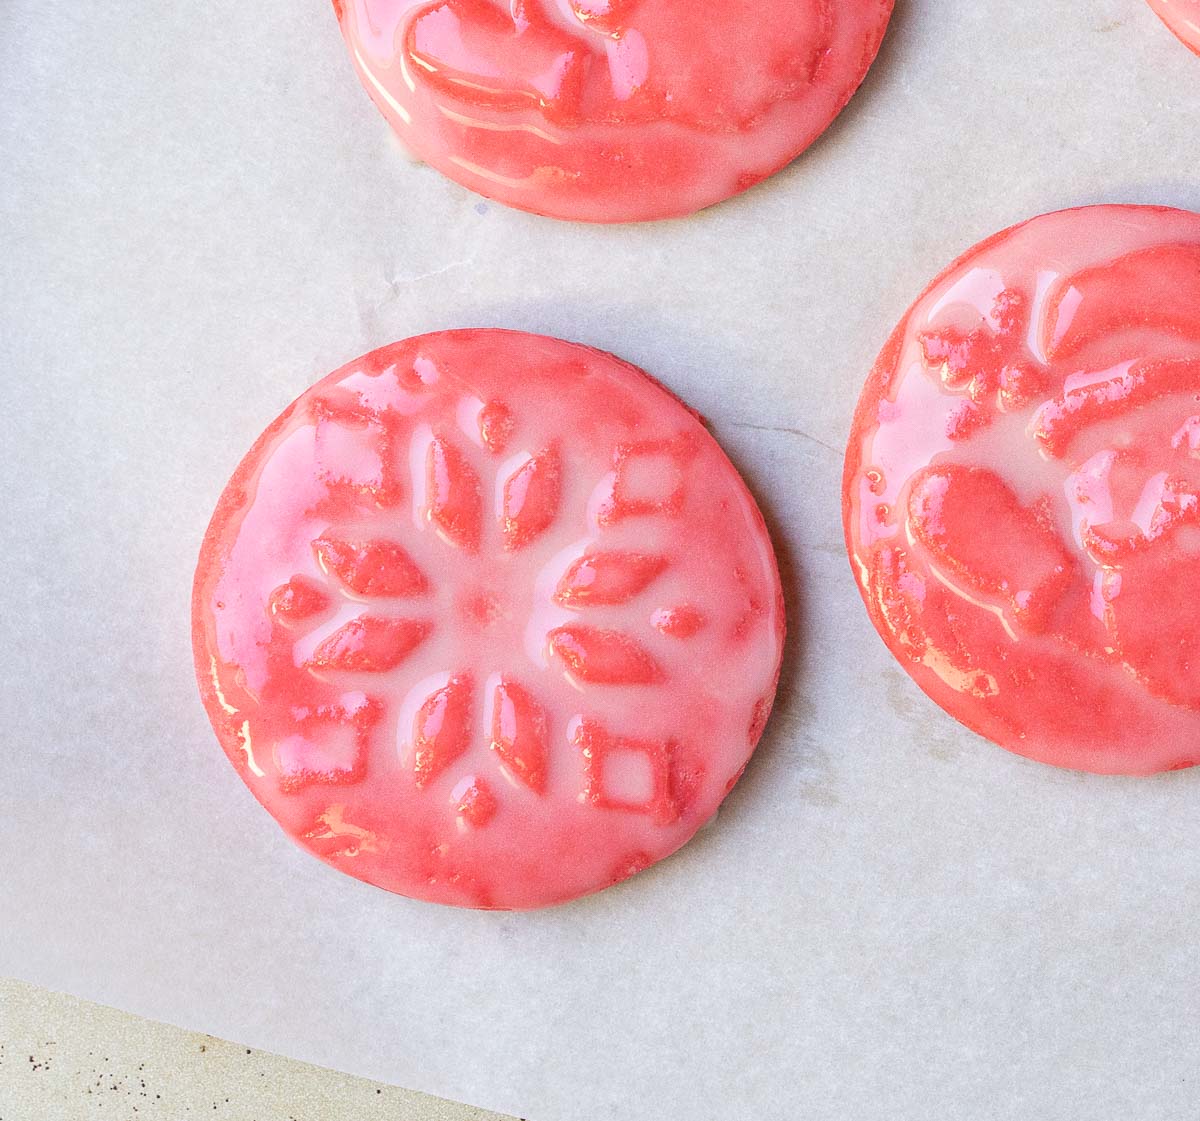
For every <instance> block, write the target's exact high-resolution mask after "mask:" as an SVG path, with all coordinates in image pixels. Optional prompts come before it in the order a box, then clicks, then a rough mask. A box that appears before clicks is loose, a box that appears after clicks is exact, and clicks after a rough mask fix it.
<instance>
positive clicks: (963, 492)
mask: <svg viewBox="0 0 1200 1121" xmlns="http://www.w3.org/2000/svg"><path fill="white" fill-rule="evenodd" d="M844 503H845V505H844V512H845V527H846V542H847V546H848V548H849V550H850V557H851V561H852V564H853V568H854V574H855V576H856V577H857V579H858V582H859V585H860V588H861V590H862V594H863V598H864V600H865V601H866V604H867V608H868V611H869V612H870V615H871V619H872V621H873V622H874V624H875V626H876V627H877V628H878V630H879V633H880V634H881V635H882V636H883V638H884V641H885V642H886V643H887V644H888V646H889V647H890V649H891V651H892V653H893V654H895V655H896V657H897V658H898V659H899V661H900V663H901V664H902V665H903V666H904V668H905V669H906V670H907V671H908V672H909V673H910V674H911V675H912V676H913V678H914V679H915V680H916V682H917V684H918V685H920V686H921V688H922V689H924V690H925V692H926V693H928V694H929V695H930V696H931V697H932V698H933V699H934V700H935V701H937V702H938V704H940V705H941V706H942V707H943V708H945V709H946V710H947V711H948V712H950V713H951V714H952V715H953V716H956V717H957V718H958V719H959V720H961V721H962V722H963V723H964V724H966V725H967V726H968V727H970V728H972V729H974V730H975V731H977V732H979V733H981V734H982V735H984V736H987V737H988V738H989V739H991V740H994V741H995V742H996V743H998V744H1000V745H1001V746H1003V747H1007V748H1009V749H1010V750H1011V751H1015V752H1018V753H1020V754H1022V755H1028V756H1030V757H1031V758H1034V759H1039V760H1041V761H1043V762H1046V763H1053V764H1056V765H1058V766H1061V767H1073V768H1077V769H1079V770H1086V771H1100V772H1119V773H1125V774H1146V773H1150V772H1153V771H1161V770H1167V769H1171V768H1176V767H1185V766H1191V765H1194V764H1195V763H1196V762H1197V761H1198V760H1200V594H1197V581H1198V580H1200V215H1198V214H1192V213H1188V212H1186V211H1182V210H1168V209H1165V208H1160V207H1148V206H1093V207H1085V208H1083V209H1080V210H1066V211H1061V212H1059V213H1056V214H1047V215H1043V216H1042V217H1040V218H1034V219H1033V220H1032V221H1029V222H1026V223H1024V224H1023V225H1020V226H1014V227H1013V228H1012V229H1010V230H1005V231H1004V232H1003V233H1000V234H997V235H996V236H995V237H993V238H991V239H989V240H988V241H985V242H983V243H982V244H981V245H978V246H976V247H975V248H974V249H972V250H970V251H969V252H968V253H966V254H965V255H964V256H963V257H960V258H959V260H958V261H956V262H955V263H954V264H953V265H951V266H950V267H949V269H947V270H946V272H944V273H943V274H942V275H941V276H940V277H938V278H937V279H936V280H935V281H934V282H933V283H932V284H931V285H930V286H929V288H927V289H926V291H925V293H924V294H923V295H922V296H921V297H920V299H918V300H917V302H916V303H915V304H914V305H913V306H912V308H911V309H910V310H909V312H908V314H907V315H906V316H905V318H904V320H903V321H902V322H901V324H900V326H899V327H898V328H897V329H896V332H895V334H893V336H892V338H891V340H890V341H889V342H888V344H887V346H886V347H885V348H884V351H883V353H882V354H881V355H880V356H879V360H878V361H877V363H876V365H875V368H874V370H873V371H872V373H871V376H870V378H869V380H868V382H867V386H866V388H865V390H864V391H863V395H862V398H861V400H860V401H859V405H858V411H857V413H856V415H855V420H854V429H853V432H852V434H851V437H850V444H849V447H848V449H847V452H846V473H845V491H844Z"/></svg>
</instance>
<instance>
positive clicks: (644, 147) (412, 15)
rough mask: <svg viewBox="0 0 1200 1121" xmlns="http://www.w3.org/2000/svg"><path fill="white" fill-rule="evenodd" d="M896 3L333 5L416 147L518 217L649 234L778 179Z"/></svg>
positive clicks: (860, 67)
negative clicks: (657, 221)
mask: <svg viewBox="0 0 1200 1121" xmlns="http://www.w3.org/2000/svg"><path fill="white" fill-rule="evenodd" d="M892 4H893V0H722V2H721V3H718V4H697V3H694V2H692V0H334V9H335V11H336V13H337V16H338V20H339V22H340V24H341V28H342V33H343V35H344V37H345V40H346V44H347V46H348V48H349V51H350V57H351V60H352V62H353V64H354V67H355V69H356V71H357V72H358V75H359V77H360V79H361V80H362V83H363V85H364V86H365V87H366V90H367V92H368V93H369V94H370V96H371V98H372V99H373V100H374V102H375V104H376V105H377V106H378V108H379V109H380V111H381V112H382V113H383V115H384V117H385V118H386V119H387V120H388V122H389V123H390V124H391V126H392V128H393V129H394V130H395V131H396V133H397V134H398V135H399V136H400V138H401V140H403V141H404V143H405V144H406V145H407V146H408V147H409V149H410V150H411V151H412V152H413V153H414V154H416V155H417V156H419V157H420V158H421V159H422V160H424V161H425V162H426V163H428V164H431V165H432V166H433V167H435V168H437V169H438V171H440V172H441V173H442V174H443V175H446V176H448V177H449V178H451V179H453V180H455V181H456V182H458V183H461V184H462V185H463V186H465V187H468V188H470V189H471V190H472V191H476V192H478V193H479V194H481V195H486V196H487V197H488V198H492V199H496V200H497V201H499V202H502V203H505V204H507V205H508V206H515V207H518V208H520V209H522V210H530V211H533V212H535V213H537V214H545V215H549V216H551V217H554V218H566V219H573V220H576V221H586V222H633V221H645V220H648V219H653V218H670V217H675V216H678V215H682V214H689V213H691V212H692V211H695V210H699V209H701V208H702V207H705V206H709V205H711V204H712V203H715V202H719V201H720V200H721V199H724V198H728V197H729V196H730V195H734V194H737V193H738V192H739V191H743V190H745V189H746V188H747V187H749V186H751V185H752V184H754V183H757V182H758V181H759V180H761V179H765V178H766V177H767V176H768V175H771V174H773V173H774V172H776V171H778V170H779V169H780V168H782V167H783V166H784V165H785V164H787V163H789V162H790V161H791V160H793V159H795V157H796V156H798V155H799V154H800V153H801V152H802V151H804V149H805V148H807V147H808V146H809V145H810V144H811V143H812V142H813V141H814V140H815V139H816V138H817V137H818V136H819V135H820V134H821V133H822V132H824V131H825V129H826V128H827V127H828V125H829V123H830V122H831V121H832V120H833V119H834V117H836V116H837V114H838V113H839V112H840V111H841V109H842V107H843V106H844V105H845V104H846V102H847V101H848V100H849V99H850V97H851V95H852V94H853V93H854V91H855V90H856V89H857V88H858V86H859V85H860V83H861V82H862V80H863V78H864V77H865V76H866V73H867V70H868V68H869V67H870V65H871V63H872V61H873V60H874V58H875V55H876V53H877V51H878V50H879V45H880V43H881V42H882V40H883V36H884V32H885V30H886V29H887V24H888V20H889V19H890V17H891V13H892Z"/></svg>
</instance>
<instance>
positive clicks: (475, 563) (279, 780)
mask: <svg viewBox="0 0 1200 1121" xmlns="http://www.w3.org/2000/svg"><path fill="white" fill-rule="evenodd" d="M783 629H784V616H783V604H782V599H781V593H780V586H779V577H778V573H777V571H776V566H775V558H774V554H773V552H772V549H771V543H770V540H769V539H768V536H767V533H766V529H765V527H764V525H763V521H762V517H761V516H760V514H759V512H758V508H757V507H756V506H755V504H754V500H753V498H752V497H751V496H750V493H749V492H748V491H747V489H746V486H745V484H744V483H743V482H742V480H741V478H740V477H739V476H738V474H737V472H736V471H735V470H734V468H733V467H732V465H731V464H730V463H729V460H728V459H726V457H725V455H724V453H723V452H722V451H721V449H720V447H718V445H717V444H716V442H715V441H714V440H713V438H712V437H711V436H710V435H709V434H708V432H707V431H706V430H705V428H704V427H703V425H702V424H701V423H700V421H699V420H698V419H697V418H696V416H695V415H694V414H693V413H691V412H690V411H689V410H688V409H686V408H685V407H684V406H683V405H681V404H680V403H679V402H678V401H677V400H676V399H675V398H674V397H672V396H671V395H670V394H668V393H667V392H666V391H665V390H663V389H662V388H661V386H659V385H658V383H656V382H654V381H653V380H651V379H650V378H649V377H647V376H646V375H645V374H644V373H642V372H641V371H640V370H637V369H635V368H634V367H633V366H630V365H628V364H626V363H624V362H621V361H620V360H618V359H616V358H614V357H612V356H611V355H608V354H603V353H601V352H599V351H596V350H592V349H590V348H588V347H584V346H579V345H576V344H572V343H566V342H560V341H558V340H555V339H549V338H543V337H540V336H536V335H526V334H519V333H516V332H510V331H496V330H476V331H449V332H444V333H441V334H434V335H425V336H421V337H418V338H413V339H409V340H407V341H405V342H402V343H396V344H394V345H392V346H388V347H384V348H383V349H382V350H377V351H375V352H374V353H373V354H369V355H367V356H366V357H365V358H361V359H359V360H358V361H355V362H351V363H350V364H349V365H347V366H344V367H343V368H342V369H340V370H338V371H337V372H335V373H333V374H331V375H330V376H329V377H327V378H325V379H324V380H323V381H321V382H319V383H318V384H317V385H315V386H313V387H312V388H311V389H309V390H308V391H307V392H306V393H304V394H303V395H302V396H301V397H300V398H299V399H298V400H297V401H295V402H294V403H293V404H292V405H291V406H290V407H289V408H288V409H287V410H285V412H284V413H283V415H282V416H280V417H279V419H278V420H276V421H275V422H274V423H273V424H272V425H271V426H270V427H269V428H268V429H267V430H266V432H265V433H264V434H263V435H262V437H261V438H260V439H259V440H258V442H257V443H256V444H255V445H254V447H253V448H252V449H251V451H250V453H249V454H248V455H247V456H246V458H245V459H244V460H243V461H242V463H241V465H240V466H239V467H238V469H237V471H236V472H235V474H234V476H233V478H232V480H231V481H230V483H229V485H228V487H227V488H226V489H225V492H224V494H223V495H222V497H221V500H220V502H219V504H218V506H217V510H216V513H215V514H214V515H213V519H212V523H211V524H210V526H209V529H208V533H207V535H206V537H205V540H204V545H203V548H202V550H201V555H200V563H199V566H198V569H197V572H196V581H195V589H194V597H193V639H194V649H195V658H196V671H197V675H198V678H199V682H200V688H201V692H202V694H203V697H204V703H205V707H206V708H207V710H208V714H209V717H210V719H211V720H212V723H213V727H214V728H215V729H216V732H217V735H218V736H219V738H220V740H221V743H222V745H223V746H224V748H225V751H226V753H227V754H228V756H229V758H230V760H231V761H232V762H233V764H234V766H235V767H236V768H237V770H238V773H239V774H240V775H241V776H242V778H243V779H244V781H245V782H246V783H247V785H249V787H250V789H251V790H252V791H253V792H254V794H255V796H256V797H257V798H258V799H259V801H260V802H262V804H263V805H264V806H265V807H266V808H267V810H268V811H270V813H271V814H272V815H273V816H274V817H275V818H276V819H277V821H278V822H279V823H280V825H281V826H282V827H283V828H284V830H285V831H286V832H287V833H289V834H290V835H291V836H292V837H293V838H295V839H296V840H297V841H298V842H299V844H301V845H302V846H303V847H304V848H307V849H308V850H310V851H311V852H313V853H315V854H316V855H317V856H320V857H321V858H322V859H324V860H326V861H328V862H329V863H330V864H332V865H333V866H334V867H336V868H339V869H341V870H342V871H344V872H347V873H349V874H350V875H352V876H356V877H358V878H359V879H362V880H366V881H367V882H369V883H373V884H377V885H379V886H380V887H384V888H387V889H388V890H390V891H396V892H400V893H402V894H404V895H410V896H414V897H416V898H420V899H428V900H432V901H435V902H439V903H451V904H456V905H460V906H467V907H484V908H529V907H539V906H544V905H546V904H550V903H557V902H561V901H563V900H567V899H571V898H574V897H575V896H578V895H583V894H584V893H586V892H590V891H596V890H597V889H599V888H604V887H607V886H609V885H610V884H614V883H617V882H618V881H620V880H622V879H624V878H626V877H627V876H630V875H632V874H633V873H634V872H637V871H639V870H640V869H642V868H645V867H646V866H647V865H649V864H652V863H654V862H655V861H657V860H661V859H662V858H663V857H665V856H667V855H669V854H670V853H672V852H674V851H675V850H676V849H677V848H679V847H680V846H681V845H682V844H684V843H685V842H686V841H687V840H688V839H689V838H690V837H691V836H692V834H693V833H695V832H696V830H697V829H698V828H699V827H700V826H701V825H703V824H704V822H705V821H707V820H708V819H709V818H710V817H711V816H712V815H713V813H714V812H715V811H716V809H717V807H718V805H719V804H720V802H721V800H722V799H723V798H724V797H725V795H726V794H728V792H729V791H730V789H731V788H732V787H733V785H734V783H735V782H736V781H737V779H738V776H739V775H740V774H741V773H742V769H743V768H744V767H745V766H746V762H747V760H748V759H749V758H750V754H751V752H752V751H753V749H754V745H755V743H756V742H757V741H758V738H759V736H760V735H761V733H762V730H763V726H764V724H765V722H766V719H767V715H768V713H769V712H770V709H771V703H772V699H773V697H774V693H775V684H776V680H777V677H778V673H779V663H780V656H781V649H782V640H783Z"/></svg>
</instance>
